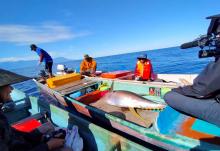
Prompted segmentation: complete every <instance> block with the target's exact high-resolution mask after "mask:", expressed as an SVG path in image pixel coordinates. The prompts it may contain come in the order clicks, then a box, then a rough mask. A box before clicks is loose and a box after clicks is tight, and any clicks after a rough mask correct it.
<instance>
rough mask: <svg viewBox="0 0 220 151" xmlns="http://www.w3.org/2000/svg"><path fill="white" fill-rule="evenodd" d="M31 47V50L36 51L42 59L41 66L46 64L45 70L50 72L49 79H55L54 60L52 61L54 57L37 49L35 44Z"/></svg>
mask: <svg viewBox="0 0 220 151" xmlns="http://www.w3.org/2000/svg"><path fill="white" fill-rule="evenodd" d="M30 47H31V50H32V51H35V52H36V53H37V54H38V56H39V57H40V60H39V65H40V64H41V63H42V62H44V63H45V70H46V71H47V72H48V74H49V78H51V77H53V74H52V66H53V59H52V57H51V56H50V55H49V54H48V53H47V52H46V51H45V50H43V49H41V48H39V47H37V46H36V45H35V44H32V45H31V46H30Z"/></svg>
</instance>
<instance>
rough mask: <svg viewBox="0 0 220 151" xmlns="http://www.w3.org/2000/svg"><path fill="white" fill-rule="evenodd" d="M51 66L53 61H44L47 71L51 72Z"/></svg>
mask: <svg viewBox="0 0 220 151" xmlns="http://www.w3.org/2000/svg"><path fill="white" fill-rule="evenodd" d="M52 66H53V62H46V63H45V70H46V71H47V72H49V73H52Z"/></svg>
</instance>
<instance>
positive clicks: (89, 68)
mask: <svg viewBox="0 0 220 151" xmlns="http://www.w3.org/2000/svg"><path fill="white" fill-rule="evenodd" d="M95 72H96V61H95V60H94V59H93V58H92V57H90V56H89V55H87V54H86V55H84V59H83V61H82V62H81V64H80V73H81V74H82V75H87V76H95Z"/></svg>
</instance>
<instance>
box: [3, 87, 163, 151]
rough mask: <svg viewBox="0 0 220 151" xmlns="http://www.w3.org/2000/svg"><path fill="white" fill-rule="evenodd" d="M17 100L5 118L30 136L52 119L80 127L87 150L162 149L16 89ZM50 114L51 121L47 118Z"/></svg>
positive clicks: (58, 123)
mask: <svg viewBox="0 0 220 151" xmlns="http://www.w3.org/2000/svg"><path fill="white" fill-rule="evenodd" d="M13 100H14V102H15V106H14V107H13V109H11V110H10V111H7V112H5V115H6V116H7V117H8V119H9V122H10V124H11V125H12V126H13V127H15V128H17V129H19V130H21V131H25V132H30V131H31V130H33V129H35V128H37V127H38V126H40V125H41V124H43V122H46V121H48V119H49V120H50V121H51V122H52V123H53V124H54V125H56V126H59V127H61V128H68V127H72V125H76V126H78V128H79V133H80V136H81V137H82V138H83V144H84V150H88V151H89V150H91V151H98V150H106V151H115V150H124V151H134V150H135V151H136V150H140V151H145V150H151V149H159V148H154V147H152V148H151V149H149V148H146V147H144V146H141V145H139V144H136V143H134V142H132V141H130V140H128V139H126V138H124V137H122V136H119V135H117V134H115V133H113V132H110V131H108V130H106V129H104V128H102V127H99V126H97V125H95V124H93V123H91V122H89V121H87V120H85V119H83V118H80V117H78V116H76V115H74V114H72V113H69V112H67V111H65V110H63V109H62V108H59V107H57V106H54V105H52V104H49V103H47V102H46V101H45V100H39V99H38V98H36V97H29V98H27V97H26V96H25V94H23V93H22V92H20V91H18V90H16V89H15V90H14V92H13ZM29 101H30V102H29ZM46 112H47V117H46V118H45V113H46Z"/></svg>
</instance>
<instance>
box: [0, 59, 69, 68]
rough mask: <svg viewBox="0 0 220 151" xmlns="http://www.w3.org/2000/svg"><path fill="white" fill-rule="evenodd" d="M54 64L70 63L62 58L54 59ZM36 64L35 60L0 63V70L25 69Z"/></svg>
mask: <svg viewBox="0 0 220 151" xmlns="http://www.w3.org/2000/svg"><path fill="white" fill-rule="evenodd" d="M53 61H54V63H62V62H67V61H71V60H70V59H66V58H64V57H59V58H54V59H53ZM37 63H38V61H37V60H28V61H11V62H0V68H4V69H9V70H10V69H18V68H25V67H32V66H36V65H37Z"/></svg>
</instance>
